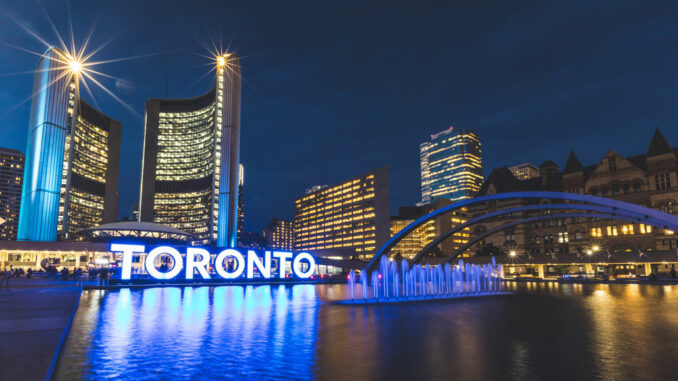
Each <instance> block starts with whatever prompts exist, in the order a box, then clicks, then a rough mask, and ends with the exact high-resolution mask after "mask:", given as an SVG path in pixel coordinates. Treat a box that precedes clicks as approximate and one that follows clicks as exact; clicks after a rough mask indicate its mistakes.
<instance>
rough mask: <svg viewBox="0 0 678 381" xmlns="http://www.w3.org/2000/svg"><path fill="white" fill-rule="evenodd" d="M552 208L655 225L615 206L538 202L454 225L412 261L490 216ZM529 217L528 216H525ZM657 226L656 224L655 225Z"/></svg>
mask: <svg viewBox="0 0 678 381" xmlns="http://www.w3.org/2000/svg"><path fill="white" fill-rule="evenodd" d="M551 209H574V210H586V211H591V212H597V213H606V214H610V215H615V216H626V217H629V218H637V219H639V220H640V219H643V221H645V222H646V223H647V224H648V225H653V224H652V223H650V221H653V219H651V218H647V219H645V218H644V217H645V216H642V215H640V214H637V213H631V212H624V211H621V212H620V211H619V210H618V209H615V208H610V207H605V206H597V205H587V204H536V205H527V206H520V207H515V208H508V209H502V210H498V211H495V212H491V213H487V214H484V215H482V216H479V217H476V218H474V219H472V220H469V221H466V222H464V223H462V224H459V225H456V226H454V227H453V228H452V229H450V230H448V231H446V232H445V233H443V234H441V235H440V236H438V237H436V238H435V239H434V240H433V241H431V242H430V243H429V244H428V245H426V247H424V248H423V249H421V251H419V253H417V255H416V256H415V257H414V258H413V259H412V263H418V262H419V261H420V260H421V258H423V256H424V255H426V253H427V252H429V251H430V250H431V249H433V247H435V246H437V245H438V244H440V243H441V242H443V241H444V240H445V239H447V238H449V237H450V236H452V235H454V234H455V233H458V232H460V231H462V230H463V229H465V228H467V227H469V226H472V225H475V224H477V223H480V222H483V221H485V220H488V219H490V218H494V217H498V216H502V215H505V214H511V213H515V212H526V211H534V210H551ZM525 218H527V217H525ZM653 226H656V225H653Z"/></svg>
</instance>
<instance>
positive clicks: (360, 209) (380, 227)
mask: <svg viewBox="0 0 678 381" xmlns="http://www.w3.org/2000/svg"><path fill="white" fill-rule="evenodd" d="M389 202H390V200H389V174H388V167H387V166H385V167H381V168H379V169H376V170H374V171H371V172H368V173H365V174H363V175H360V176H357V177H354V178H352V179H349V180H346V181H343V182H341V183H339V184H336V185H333V186H323V187H313V188H311V189H310V190H309V191H307V193H306V194H305V195H304V196H302V197H300V198H298V199H297V200H296V201H295V208H294V248H295V250H323V249H339V248H347V249H353V250H354V251H355V256H356V257H357V258H358V259H368V258H370V257H371V256H372V255H374V253H375V251H376V250H377V249H378V248H379V247H381V245H383V244H384V243H385V242H386V241H387V240H388V238H389V218H390V210H389Z"/></svg>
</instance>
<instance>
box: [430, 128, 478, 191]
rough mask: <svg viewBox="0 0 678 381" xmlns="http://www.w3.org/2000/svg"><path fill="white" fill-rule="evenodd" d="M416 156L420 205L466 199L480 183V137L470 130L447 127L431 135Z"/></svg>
mask: <svg viewBox="0 0 678 381" xmlns="http://www.w3.org/2000/svg"><path fill="white" fill-rule="evenodd" d="M419 155H420V163H421V201H422V204H428V203H430V202H431V201H433V200H435V199H436V198H438V197H443V198H447V199H449V200H452V201H458V200H462V199H465V198H470V197H473V195H474V194H475V193H476V192H477V191H478V190H479V189H480V186H481V185H482V184H483V164H482V157H481V149H480V138H479V137H478V135H476V134H475V133H474V132H472V131H469V130H464V131H455V130H454V128H453V127H450V128H448V129H447V130H444V131H441V132H439V133H437V134H433V135H431V139H430V140H429V141H427V142H424V143H422V144H421V145H420V146H419Z"/></svg>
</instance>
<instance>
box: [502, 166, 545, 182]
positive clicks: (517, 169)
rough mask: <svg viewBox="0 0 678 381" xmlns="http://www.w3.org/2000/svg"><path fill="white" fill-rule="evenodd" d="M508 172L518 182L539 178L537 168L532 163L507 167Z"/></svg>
mask: <svg viewBox="0 0 678 381" xmlns="http://www.w3.org/2000/svg"><path fill="white" fill-rule="evenodd" d="M509 171H511V173H513V176H515V177H516V178H517V179H519V180H529V179H533V178H535V177H539V175H540V172H539V167H537V166H536V165H534V164H532V163H523V164H518V165H514V166H513V167H509Z"/></svg>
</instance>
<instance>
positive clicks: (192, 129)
mask: <svg viewBox="0 0 678 381" xmlns="http://www.w3.org/2000/svg"><path fill="white" fill-rule="evenodd" d="M216 64H217V70H216V84H215V86H214V87H213V88H212V89H211V90H210V91H208V92H207V93H205V94H203V95H201V96H198V97H195V98H188V99H149V100H148V101H147V102H146V123H145V131H144V148H143V162H142V168H141V188H140V192H139V193H140V195H139V221H148V222H155V223H159V224H163V225H168V226H171V227H174V228H177V229H180V230H183V231H186V232H188V233H190V234H192V235H194V236H195V237H197V238H198V240H199V241H200V242H201V243H204V244H215V245H217V246H222V247H223V246H235V244H236V237H237V218H238V177H239V176H238V172H239V145H240V87H241V85H240V63H239V59H238V57H237V55H235V54H226V55H224V56H220V57H218V58H217V63H216Z"/></svg>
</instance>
